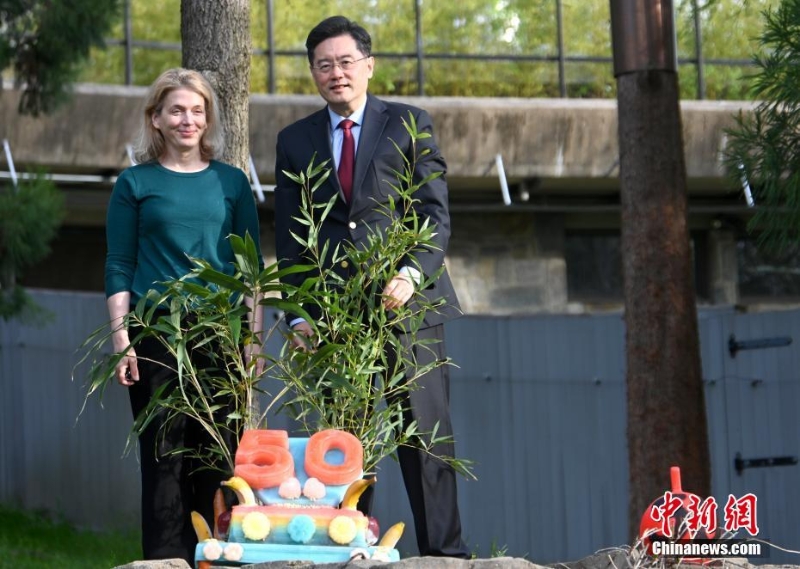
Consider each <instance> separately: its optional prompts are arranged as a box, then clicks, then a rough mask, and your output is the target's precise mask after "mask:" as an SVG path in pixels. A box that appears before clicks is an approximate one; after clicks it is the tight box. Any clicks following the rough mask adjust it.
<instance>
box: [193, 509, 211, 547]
mask: <svg viewBox="0 0 800 569" xmlns="http://www.w3.org/2000/svg"><path fill="white" fill-rule="evenodd" d="M192 526H193V527H194V533H196V534H197V541H205V540H207V539H211V528H210V527H208V522H207V521H206V519H205V518H204V517H203V516H202V515H200V513H199V512H192Z"/></svg>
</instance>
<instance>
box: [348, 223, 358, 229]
mask: <svg viewBox="0 0 800 569" xmlns="http://www.w3.org/2000/svg"><path fill="white" fill-rule="evenodd" d="M347 226H348V227H349V228H350V229H355V228H356V222H355V221H351V222H350V223H348V224H347Z"/></svg>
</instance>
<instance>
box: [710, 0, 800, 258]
mask: <svg viewBox="0 0 800 569" xmlns="http://www.w3.org/2000/svg"><path fill="white" fill-rule="evenodd" d="M764 21H765V25H764V29H763V31H762V33H761V35H760V36H759V52H758V53H757V55H756V56H755V63H756V66H757V68H758V71H757V73H756V74H755V76H754V80H753V83H752V89H753V94H754V95H755V97H756V98H758V99H761V100H762V102H760V103H759V104H758V105H757V106H756V107H755V109H754V110H753V112H752V113H750V114H745V113H741V112H740V114H739V115H738V116H737V117H736V126H735V127H734V128H731V129H729V130H728V131H727V134H728V137H729V139H728V146H727V149H726V152H725V166H726V169H727V171H728V174H729V175H730V177H731V178H732V179H733V180H734V181H735V182H736V183H737V184H740V185H741V184H742V183H743V181H746V182H747V183H748V184H749V187H750V189H751V192H752V195H753V198H754V200H755V203H756V205H757V206H758V207H757V209H756V210H755V215H754V216H753V218H752V219H751V221H750V224H749V229H750V230H751V231H753V232H759V233H760V235H759V244H760V245H761V246H763V247H765V248H767V249H771V250H782V249H785V248H786V247H788V246H790V245H791V244H794V243H797V241H798V238H799V237H800V233H798V228H800V156H798V153H797V148H798V147H800V112H798V111H800V94H798V91H797V85H798V82H800V66H798V65H797V61H798V58H800V39H798V35H797V30H798V28H799V27H800V0H785V1H784V2H783V3H781V4H780V5H779V6H778V8H777V9H774V10H773V9H768V10H766V11H765V12H764Z"/></svg>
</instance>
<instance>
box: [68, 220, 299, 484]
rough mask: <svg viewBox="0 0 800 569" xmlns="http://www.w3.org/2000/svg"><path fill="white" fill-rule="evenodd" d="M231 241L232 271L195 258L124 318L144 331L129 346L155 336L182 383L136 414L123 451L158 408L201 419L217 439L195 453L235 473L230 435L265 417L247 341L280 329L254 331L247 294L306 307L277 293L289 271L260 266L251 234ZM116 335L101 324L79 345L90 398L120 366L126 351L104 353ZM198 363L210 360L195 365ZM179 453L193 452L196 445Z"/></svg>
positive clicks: (265, 302) (258, 341)
mask: <svg viewBox="0 0 800 569" xmlns="http://www.w3.org/2000/svg"><path fill="white" fill-rule="evenodd" d="M229 240H230V243H231V247H232V248H233V251H234V254H235V258H236V263H235V265H236V272H235V274H234V275H232V276H231V275H227V274H225V273H223V272H220V271H218V270H216V269H214V268H212V267H211V266H210V265H209V264H208V262H207V261H205V260H203V259H192V261H193V263H194V265H195V269H194V270H193V271H191V272H190V273H189V274H187V275H186V276H184V277H182V278H180V279H174V280H170V281H165V282H163V283H161V284H162V285H163V290H161V291H157V290H151V291H150V292H149V294H148V295H147V296H145V297H144V298H142V299H141V300H140V301H139V303H138V304H137V305H136V307H135V308H134V310H133V311H132V312H131V313H129V314H128V315H127V317H126V319H125V326H126V327H127V328H128V329H129V330H130V329H131V326H137V327H140V329H141V332H139V334H138V335H136V336H135V337H133V338H131V347H133V348H134V349H135V348H136V346H137V345H138V344H139V343H140V342H141V341H142V340H143V339H145V338H155V339H157V340H158V341H159V342H160V343H161V344H162V345H163V346H164V348H165V349H166V350H167V352H168V353H169V354H170V355H171V356H172V357H173V358H174V360H175V362H176V364H175V369H174V370H173V371H174V372H175V374H176V375H177V377H178V381H177V385H175V386H170V388H168V389H166V388H165V389H162V390H161V391H160V392H158V393H157V394H156V395H154V396H153V398H152V399H151V401H150V404H149V405H148V407H147V408H146V409H145V410H144V411H143V412H142V413H141V414H140V416H138V417H136V419H135V421H134V425H133V429H132V431H131V436H130V437H129V439H128V447H127V449H126V450H130V449H131V448H133V443H135V439H136V437H137V436H138V435H139V434H140V433H141V432H142V431H143V430H144V429H145V428H146V427H147V425H149V424H150V422H151V421H152V420H153V418H154V417H155V415H156V414H157V413H165V414H166V417H167V420H166V422H167V423H168V422H169V420H171V419H172V418H174V417H176V416H178V415H185V416H188V417H190V418H191V420H194V421H197V422H198V423H199V424H201V425H202V426H203V428H204V429H205V431H206V432H207V433H208V434H209V436H210V437H211V438H212V439H213V440H214V442H215V444H214V445H213V446H212V447H209V448H206V449H201V451H200V453H199V454H194V456H195V457H196V458H199V459H200V460H202V461H204V462H205V463H206V464H207V465H208V466H209V467H212V468H218V469H221V470H224V471H227V472H233V456H231V454H230V449H229V448H228V447H227V445H226V444H225V440H226V439H227V438H228V437H229V436H230V434H231V433H232V434H233V435H234V438H238V436H239V434H240V432H241V430H242V428H256V427H258V426H259V425H260V424H261V423H262V422H263V421H264V415H265V413H264V414H260V411H259V410H258V404H257V400H256V399H257V397H258V395H259V393H261V390H260V389H259V382H260V380H261V375H260V373H259V372H260V370H259V367H260V362H259V361H258V358H255V359H252V360H250V359H248V358H247V357H246V352H247V350H248V346H252V345H256V346H260V345H262V343H263V342H264V341H265V340H266V339H267V337H269V335H270V334H272V333H275V331H276V328H274V327H273V328H272V329H270V330H267V331H266V332H265V333H263V334H261V335H260V336H256V334H254V332H253V331H252V329H251V326H250V323H249V322H248V314H249V312H250V310H249V308H248V306H247V304H246V301H245V299H246V298H261V297H264V296H266V295H271V296H267V297H266V298H262V300H261V305H262V306H267V307H273V308H276V309H279V310H293V311H299V312H300V313H303V312H302V309H301V308H300V307H297V306H295V305H293V304H291V303H288V302H285V301H284V300H282V299H281V298H280V296H279V294H280V292H281V291H282V290H283V289H282V287H281V285H280V283H279V279H280V278H281V277H283V276H284V275H286V274H289V273H290V272H292V271H290V270H284V271H280V270H278V266H277V264H273V265H270V266H268V267H266V268H265V269H263V270H260V264H259V259H258V253H257V249H256V246H255V242H254V241H253V239H252V238H251V237H250V236H249V235H246V236H245V238H244V239H242V238H241V237H238V236H236V235H231V236H230V237H229ZM295 270H301V269H295ZM159 307H161V308H164V307H168V308H169V315H166V316H165V315H163V314H159V313H158V312H157V311H156V309H157V308H159ZM112 332H113V330H109V329H108V327H107V326H103V327H101V328H98V329H97V330H96V331H95V332H94V333H92V334H91V335H90V336H89V338H88V339H87V340H86V341H85V342H84V344H83V346H82V349H83V351H84V355H83V357H82V358H81V360H80V362H79V363H78V364H77V365H76V369H77V368H78V367H79V366H81V365H82V364H83V363H84V362H85V361H91V367H90V369H89V371H88V378H89V382H88V388H87V398H88V397H89V396H91V395H92V394H94V393H98V394H99V395H100V396H101V397H102V395H103V392H104V391H105V389H106V387H107V386H108V384H109V383H114V382H115V381H116V379H115V375H114V374H115V366H116V365H117V363H118V362H119V360H120V359H121V358H122V357H123V356H124V355H125V353H126V352H127V350H125V351H123V352H120V353H118V354H111V355H106V354H105V352H104V349H105V346H106V345H107V344H108V343H110V339H111V334H112ZM260 358H261V359H264V358H265V356H263V355H261V356H260ZM197 361H207V362H209V364H208V365H206V366H196V365H195V362H197ZM84 404H85V403H84ZM226 404H227V405H228V406H229V409H227V410H226V409H225V408H224V406H225V405H226ZM182 452H187V453H195V451H194V450H192V449H184V450H183V451H182Z"/></svg>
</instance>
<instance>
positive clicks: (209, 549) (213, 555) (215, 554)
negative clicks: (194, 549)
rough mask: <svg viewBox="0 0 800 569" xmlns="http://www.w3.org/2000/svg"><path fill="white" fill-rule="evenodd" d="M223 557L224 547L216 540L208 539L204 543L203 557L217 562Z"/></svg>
mask: <svg viewBox="0 0 800 569" xmlns="http://www.w3.org/2000/svg"><path fill="white" fill-rule="evenodd" d="M221 555H222V545H220V543H219V542H218V541H217V540H216V539H208V540H206V541H205V542H204V543H203V557H205V558H206V559H208V560H209V561H216V560H217V559H219V558H220V556H221Z"/></svg>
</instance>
